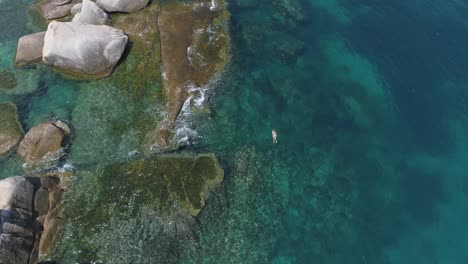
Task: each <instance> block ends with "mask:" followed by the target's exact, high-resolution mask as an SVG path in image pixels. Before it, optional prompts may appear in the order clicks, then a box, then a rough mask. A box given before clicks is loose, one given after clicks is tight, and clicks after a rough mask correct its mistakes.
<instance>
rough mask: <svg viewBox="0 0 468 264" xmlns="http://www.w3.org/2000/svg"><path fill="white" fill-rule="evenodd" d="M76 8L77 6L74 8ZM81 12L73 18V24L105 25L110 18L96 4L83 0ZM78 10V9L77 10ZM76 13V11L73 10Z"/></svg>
mask: <svg viewBox="0 0 468 264" xmlns="http://www.w3.org/2000/svg"><path fill="white" fill-rule="evenodd" d="M73 8H75V6H73ZM80 8H81V9H80V11H79V12H78V13H77V14H76V15H75V17H73V19H72V22H75V23H80V24H91V25H105V24H107V22H108V20H109V18H108V16H107V14H106V12H104V10H102V9H101V8H99V6H98V5H96V3H94V2H91V1H89V0H83V3H82V4H81V7H80ZM76 9H78V7H77V8H76ZM73 12H76V10H73Z"/></svg>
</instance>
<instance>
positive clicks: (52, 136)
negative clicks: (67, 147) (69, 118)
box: [18, 122, 69, 164]
mask: <svg viewBox="0 0 468 264" xmlns="http://www.w3.org/2000/svg"><path fill="white" fill-rule="evenodd" d="M59 124H60V125H62V126H63V124H64V123H63V122H61V123H59ZM66 131H69V128H68V126H67V128H65V130H64V129H62V128H60V127H59V126H57V125H56V124H55V123H54V122H48V123H42V124H39V125H37V126H35V127H33V128H31V130H29V131H28V133H26V136H25V137H24V139H23V140H22V141H21V143H20V145H19V147H18V154H19V155H20V157H21V158H22V159H23V160H24V161H26V163H29V164H35V163H38V162H41V161H43V160H44V159H50V160H56V159H57V158H58V156H59V154H60V150H61V148H62V142H63V140H64V138H65V135H66V134H67V132H66Z"/></svg>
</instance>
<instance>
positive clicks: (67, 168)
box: [58, 161, 75, 172]
mask: <svg viewBox="0 0 468 264" xmlns="http://www.w3.org/2000/svg"><path fill="white" fill-rule="evenodd" d="M74 170H75V166H73V164H72V163H71V162H70V161H67V162H66V163H65V164H63V165H62V167H60V168H59V169H58V171H59V172H67V171H74Z"/></svg>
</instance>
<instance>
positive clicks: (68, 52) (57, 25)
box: [42, 21, 128, 78]
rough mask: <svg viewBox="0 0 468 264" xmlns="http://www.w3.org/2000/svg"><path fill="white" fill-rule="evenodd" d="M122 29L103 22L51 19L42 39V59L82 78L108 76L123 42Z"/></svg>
mask: <svg viewBox="0 0 468 264" xmlns="http://www.w3.org/2000/svg"><path fill="white" fill-rule="evenodd" d="M127 39H128V38H127V36H126V35H125V34H124V33H123V31H122V30H120V29H116V28H112V27H109V26H105V25H100V26H96V25H82V24H77V23H71V22H56V21H52V22H51V23H50V24H49V26H48V28H47V32H46V35H45V39H44V49H43V54H42V60H43V61H44V63H46V64H48V65H51V66H54V67H57V68H58V69H60V70H63V71H65V72H68V73H71V74H75V75H78V76H83V77H90V78H100V77H105V76H108V75H109V74H110V73H111V72H112V69H113V67H114V66H115V65H116V64H117V62H118V61H119V60H120V57H121V56H122V53H123V51H124V49H125V45H126V44H127Z"/></svg>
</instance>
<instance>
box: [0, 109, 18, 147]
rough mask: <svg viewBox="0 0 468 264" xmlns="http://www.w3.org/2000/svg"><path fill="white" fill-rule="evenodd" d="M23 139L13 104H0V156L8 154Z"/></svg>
mask: <svg viewBox="0 0 468 264" xmlns="http://www.w3.org/2000/svg"><path fill="white" fill-rule="evenodd" d="M21 138H23V129H22V127H21V124H20V123H19V121H18V116H17V112H16V106H15V105H14V104H13V103H0V156H3V155H6V154H8V153H9V152H10V151H11V150H13V149H14V148H15V147H16V146H17V145H18V144H19V142H20V140H21Z"/></svg>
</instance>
